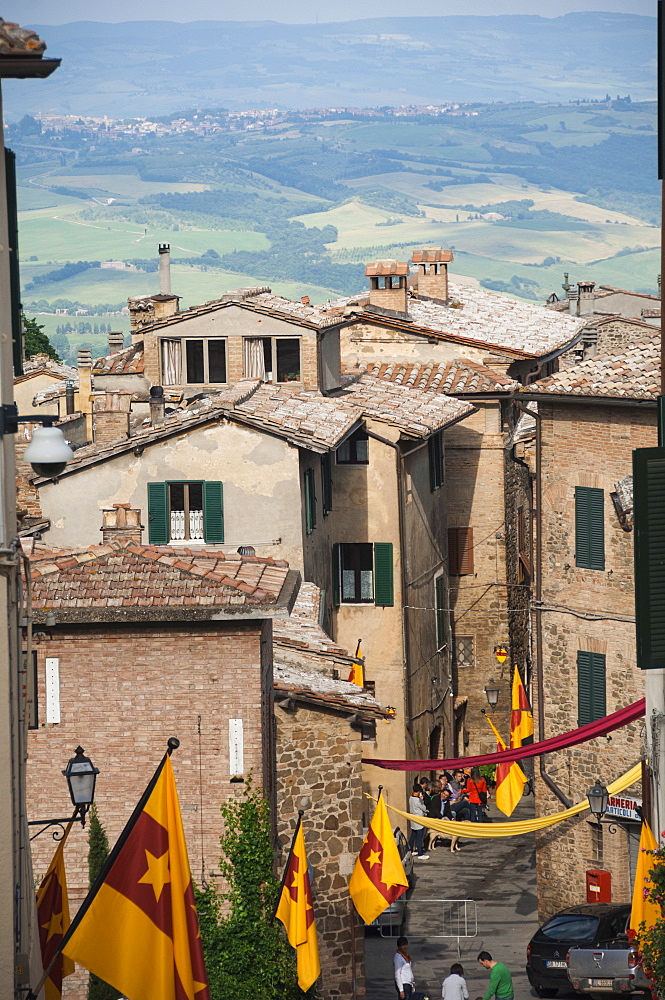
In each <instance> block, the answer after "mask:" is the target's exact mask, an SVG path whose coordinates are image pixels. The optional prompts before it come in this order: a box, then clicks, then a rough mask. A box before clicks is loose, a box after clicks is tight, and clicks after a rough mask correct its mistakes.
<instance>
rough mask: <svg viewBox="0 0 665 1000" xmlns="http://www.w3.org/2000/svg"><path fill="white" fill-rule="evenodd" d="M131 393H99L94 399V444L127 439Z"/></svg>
mask: <svg viewBox="0 0 665 1000" xmlns="http://www.w3.org/2000/svg"><path fill="white" fill-rule="evenodd" d="M131 406H132V394H131V392H100V393H97V394H96V395H95V397H94V409H95V437H94V441H95V444H108V443H109V442H110V441H118V440H121V439H122V438H127V437H129V412H130V410H131Z"/></svg>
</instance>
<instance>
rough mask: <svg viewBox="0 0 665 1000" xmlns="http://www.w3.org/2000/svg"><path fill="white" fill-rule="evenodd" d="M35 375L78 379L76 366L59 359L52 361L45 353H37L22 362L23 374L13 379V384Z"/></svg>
mask: <svg viewBox="0 0 665 1000" xmlns="http://www.w3.org/2000/svg"><path fill="white" fill-rule="evenodd" d="M35 375H52V376H53V377H54V378H57V379H69V380H74V379H76V381H78V369H77V368H73V367H72V366H71V365H65V364H63V363H62V362H61V361H54V360H53V359H52V358H49V357H48V356H47V355H45V354H38V355H34V356H33V357H32V358H30V360H29V361H25V362H24V363H23V375H19V376H18V377H17V378H15V379H14V385H17V384H18V383H19V382H25V381H27V380H28V379H30V378H34V377H35Z"/></svg>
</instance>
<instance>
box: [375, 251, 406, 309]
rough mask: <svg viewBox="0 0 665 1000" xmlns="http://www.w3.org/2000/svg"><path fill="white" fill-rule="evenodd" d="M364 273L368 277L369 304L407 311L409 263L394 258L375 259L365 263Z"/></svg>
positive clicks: (381, 307)
mask: <svg viewBox="0 0 665 1000" xmlns="http://www.w3.org/2000/svg"><path fill="white" fill-rule="evenodd" d="M365 275H366V276H367V277H368V278H369V304H370V306H379V308H380V309H389V310H391V311H392V312H399V313H406V312H407V294H408V293H407V287H406V279H407V277H408V275H409V265H408V264H406V263H400V262H398V261H396V260H377V261H375V263H373V264H367V266H366V267H365Z"/></svg>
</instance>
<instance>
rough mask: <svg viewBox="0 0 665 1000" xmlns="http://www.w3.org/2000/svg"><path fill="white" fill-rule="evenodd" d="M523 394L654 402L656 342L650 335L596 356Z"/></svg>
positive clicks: (657, 380)
mask: <svg viewBox="0 0 665 1000" xmlns="http://www.w3.org/2000/svg"><path fill="white" fill-rule="evenodd" d="M524 391H525V392H528V393H529V394H531V393H539V394H541V393H542V394H543V395H546V394H549V395H558V396H560V395H569V396H606V397H608V398H615V399H616V398H623V399H652V400H655V399H656V397H657V396H658V394H659V393H660V339H659V337H658V336H653V337H651V338H650V339H646V338H645V339H643V340H641V341H640V342H639V343H636V344H633V345H632V346H631V347H629V348H627V349H625V350H621V351H618V350H617V351H613V352H612V353H605V354H597V355H596V356H595V357H593V358H588V359H587V360H586V361H580V362H579V364H577V365H576V366H575V367H574V368H567V369H566V370H565V371H560V372H557V373H556V374H555V375H549V376H548V377H547V378H544V379H541V380H540V381H539V382H534V383H533V385H530V386H528V388H526V389H524Z"/></svg>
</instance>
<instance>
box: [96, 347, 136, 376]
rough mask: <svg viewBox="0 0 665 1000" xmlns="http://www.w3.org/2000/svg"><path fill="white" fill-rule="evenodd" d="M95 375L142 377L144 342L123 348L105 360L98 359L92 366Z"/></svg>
mask: <svg viewBox="0 0 665 1000" xmlns="http://www.w3.org/2000/svg"><path fill="white" fill-rule="evenodd" d="M92 372H93V375H142V374H143V341H142V340H140V341H138V342H137V343H136V344H131V345H130V346H129V347H125V348H123V350H122V351H117V352H116V353H115V354H108V355H107V356H106V357H105V358H97V360H96V361H95V362H94V363H93V366H92Z"/></svg>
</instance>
